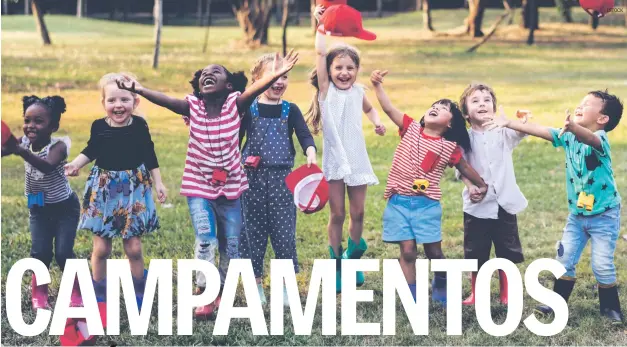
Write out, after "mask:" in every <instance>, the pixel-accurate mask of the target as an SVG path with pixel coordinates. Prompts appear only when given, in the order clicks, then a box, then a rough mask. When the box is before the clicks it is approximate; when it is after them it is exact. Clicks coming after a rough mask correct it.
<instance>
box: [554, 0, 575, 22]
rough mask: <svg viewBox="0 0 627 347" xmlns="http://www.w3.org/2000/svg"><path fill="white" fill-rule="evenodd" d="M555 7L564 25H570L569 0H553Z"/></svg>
mask: <svg viewBox="0 0 627 347" xmlns="http://www.w3.org/2000/svg"><path fill="white" fill-rule="evenodd" d="M555 5H556V6H557V11H558V12H559V14H560V16H561V17H562V21H563V22H564V23H572V22H573V16H572V15H571V12H570V1H569V0H555Z"/></svg>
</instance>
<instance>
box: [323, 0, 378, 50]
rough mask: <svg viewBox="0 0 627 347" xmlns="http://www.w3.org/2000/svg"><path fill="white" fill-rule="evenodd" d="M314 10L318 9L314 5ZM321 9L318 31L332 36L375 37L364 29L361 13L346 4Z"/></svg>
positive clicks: (369, 38)
mask: <svg viewBox="0 0 627 347" xmlns="http://www.w3.org/2000/svg"><path fill="white" fill-rule="evenodd" d="M336 2H339V1H336ZM316 10H319V7H316ZM322 11H323V13H322V16H321V17H320V19H319V20H318V23H319V26H318V31H319V32H321V33H324V34H328V35H332V36H352V37H356V38H358V39H362V40H368V41H372V40H374V39H376V38H377V35H375V34H374V33H372V32H370V31H368V30H364V28H363V25H362V18H361V13H359V11H357V10H356V9H354V8H352V7H350V6H348V5H345V4H339V5H332V6H330V7H323V8H322ZM316 13H317V12H316ZM316 13H314V15H316Z"/></svg>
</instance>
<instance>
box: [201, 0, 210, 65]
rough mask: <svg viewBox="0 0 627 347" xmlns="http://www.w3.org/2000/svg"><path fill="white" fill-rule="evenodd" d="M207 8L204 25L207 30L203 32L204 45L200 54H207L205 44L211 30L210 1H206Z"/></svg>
mask: <svg viewBox="0 0 627 347" xmlns="http://www.w3.org/2000/svg"><path fill="white" fill-rule="evenodd" d="M206 6H207V8H206V9H205V23H206V25H207V29H206V30H205V43H204V44H203V46H202V52H203V53H205V52H207V43H208V42H209V28H211V0H207V5H206Z"/></svg>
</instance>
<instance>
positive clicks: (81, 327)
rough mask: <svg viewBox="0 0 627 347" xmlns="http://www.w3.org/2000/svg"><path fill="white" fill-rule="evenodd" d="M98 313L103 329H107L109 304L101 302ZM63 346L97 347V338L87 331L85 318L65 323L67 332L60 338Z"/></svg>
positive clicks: (69, 320) (72, 319) (73, 319)
mask: <svg viewBox="0 0 627 347" xmlns="http://www.w3.org/2000/svg"><path fill="white" fill-rule="evenodd" d="M98 311H99V312H100V320H101V321H102V327H103V328H106V327H107V303H106V302H99V303H98ZM59 341H60V342H61V346H95V345H96V336H95V335H90V334H89V331H87V322H86V321H85V319H84V318H68V319H67V321H66V322H65V331H64V332H63V335H61V336H59Z"/></svg>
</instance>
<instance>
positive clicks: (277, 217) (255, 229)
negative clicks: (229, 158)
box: [240, 54, 316, 305]
mask: <svg viewBox="0 0 627 347" xmlns="http://www.w3.org/2000/svg"><path fill="white" fill-rule="evenodd" d="M277 64H281V62H280V61H278V62H277V60H276V55H274V54H265V55H263V56H261V57H260V58H259V59H258V60H257V61H256V62H255V65H254V66H253V68H252V69H251V74H252V82H253V83H255V82H256V81H258V80H259V79H261V78H263V77H267V76H273V75H274V73H275V70H277V69H278V68H279V66H280V65H277ZM288 82H289V79H288V75H287V74H285V75H283V76H281V77H280V78H279V79H278V80H276V82H274V84H273V85H272V87H271V88H268V89H267V90H266V91H265V92H263V93H262V94H261V95H259V97H258V98H257V99H256V100H255V101H253V103H252V105H251V106H250V107H249V109H248V111H247V112H246V113H245V116H244V118H243V119H242V126H241V130H240V143H241V140H242V138H243V137H244V135H246V143H245V144H244V147H243V150H242V161H243V164H244V167H245V171H246V176H247V177H248V185H249V189H248V190H247V191H246V192H244V194H243V195H242V209H243V212H244V225H245V226H246V230H245V232H244V235H242V244H241V248H240V251H241V253H242V257H245V258H250V259H252V263H253V269H254V272H255V277H256V278H257V287H258V289H259V297H260V298H261V302H262V304H264V305H265V304H266V302H267V301H266V296H265V294H264V291H263V285H262V283H261V279H262V276H263V261H264V257H265V254H266V248H267V245H268V237H270V242H271V243H272V249H273V250H274V254H275V256H276V258H277V259H292V261H293V262H294V271H295V272H298V258H297V256H296V206H295V205H294V197H293V196H292V194H291V193H290V191H289V189H288V188H287V186H286V184H285V178H286V177H287V175H288V174H289V173H290V172H292V167H293V166H294V157H295V155H296V150H295V148H294V142H293V140H292V135H293V134H294V133H296V137H297V138H298V141H299V143H300V145H301V147H302V149H303V153H305V155H306V156H307V164H308V165H311V164H315V163H316V145H315V143H314V140H313V137H312V136H311V133H310V132H309V128H308V127H307V124H306V123H305V119H304V118H303V115H302V113H301V112H300V109H299V108H298V106H296V104H293V103H290V102H288V101H285V100H283V99H282V96H283V94H284V93H285V90H286V89H287V87H288V85H289V83H288ZM255 158H259V159H255ZM254 160H258V161H259V162H258V164H256V165H255V164H254V163H253V162H252V161H254ZM247 163H248V164H247ZM284 289H285V288H284ZM283 298H284V301H285V302H287V295H283Z"/></svg>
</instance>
